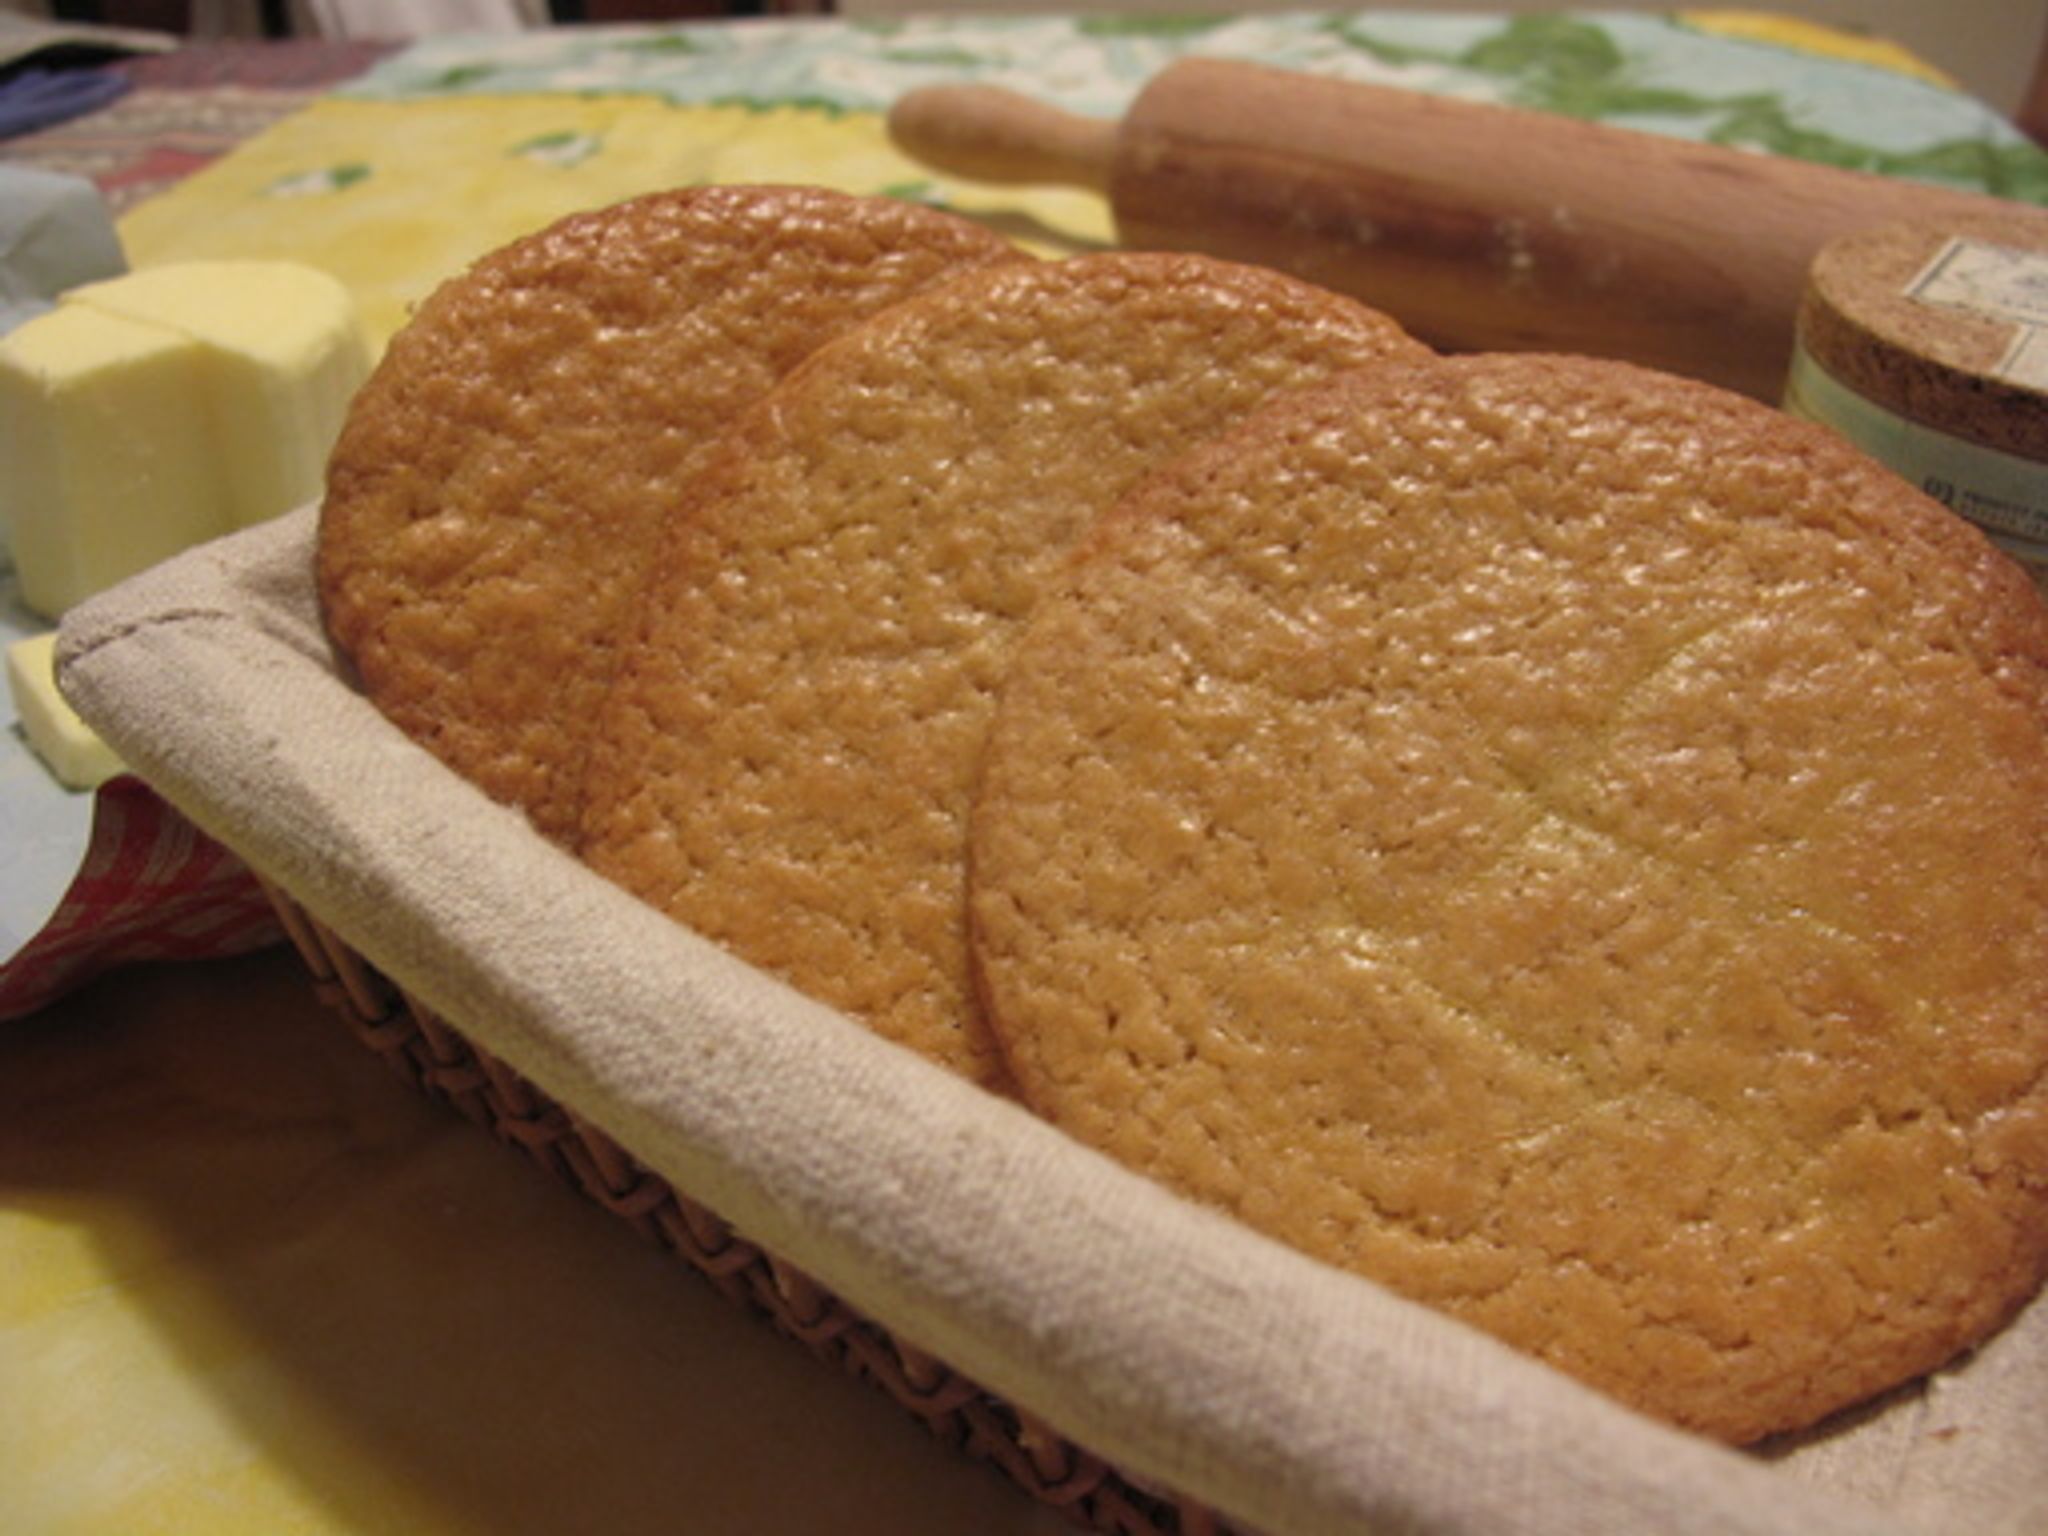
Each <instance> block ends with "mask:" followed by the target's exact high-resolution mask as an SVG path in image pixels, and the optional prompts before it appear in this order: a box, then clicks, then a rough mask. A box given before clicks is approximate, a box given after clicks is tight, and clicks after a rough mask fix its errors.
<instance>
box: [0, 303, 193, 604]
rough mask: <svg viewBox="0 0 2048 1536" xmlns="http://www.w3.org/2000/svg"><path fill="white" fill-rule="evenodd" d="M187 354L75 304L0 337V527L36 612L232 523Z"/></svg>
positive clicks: (182, 347) (182, 346)
mask: <svg viewBox="0 0 2048 1536" xmlns="http://www.w3.org/2000/svg"><path fill="white" fill-rule="evenodd" d="M192 354H193V347H192V344H191V343H190V342H188V341H186V340H185V339H184V338H183V337H180V336H178V335H176V334H175V333H173V332H170V331H166V330H163V329H162V328H160V327H157V326H149V325H140V324H137V323H136V322H134V321H131V320H122V319H118V318H116V317H114V316H112V315H107V314H102V313H101V312H99V311H98V310H92V309H85V308H81V307H77V306H72V305H65V306H61V307H59V308H57V309H54V310H51V311H50V312H49V313H47V314H43V315H39V316H37V317H36V318H35V319H33V320H31V321H29V323H28V324H26V325H24V326H20V327H18V328H17V329H15V330H13V331H11V332H9V333H8V334H7V335H6V336H5V337H0V527H4V529H5V531H6V534H7V540H8V543H9V545H10V546H11V547H12V549H13V553H14V564H15V568H16V570H17V571H18V572H19V574H20V578H21V590H22V599H23V601H25V602H26V603H27V604H28V605H29V607H31V608H33V609H34V610H35V611H36V612H37V613H40V614H42V615H44V616H45V617H46V618H52V619H54V618H56V617H57V616H58V615H59V614H61V613H63V612H64V610H65V609H67V608H69V607H70V606H71V605H72V604H73V603H76V602H78V601H80V600H81V599H84V598H87V597H90V596H91V595H92V594H93V593H95V592H97V591H99V590H101V589H102V588H104V587H108V586H112V585H113V584H114V583H115V582H117V581H120V580H122V579H124V578H125V577H128V576H132V575H134V574H135V573H136V572H137V571H140V570H142V569H144V568H145V567H147V566H150V565H154V564H155V563H156V562H157V561H159V560H162V559H165V558H167V557H169V556H171V555H174V554H176V553H177V552H178V551H179V550H181V549H184V548H186V547H187V546H189V545H192V544H196V543H198V542H199V541H200V540H202V539H209V538H212V537H214V536H215V535H217V534H222V533H226V532H228V531H229V529H230V526H231V525H230V524H229V522H228V518H227V505H226V501H225V498H224V495H223V491H222V479H223V472H222V469H221V467H220V464H219V462H218V458H217V454H216V450H215V448H214V444H213V432H212V427H211V422H210V412H209V410H208V408H207V404H206V400H205V398H204V396H203V394H202V393H201V392H200V391H199V390H198V389H197V388H195V387H194V377H193V375H194V373H195V368H194V363H193V355H192Z"/></svg>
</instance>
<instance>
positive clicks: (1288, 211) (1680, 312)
mask: <svg viewBox="0 0 2048 1536" xmlns="http://www.w3.org/2000/svg"><path fill="white" fill-rule="evenodd" d="M889 128H890V133H891V135H892V137H893V138H894V139H895V141H896V143H897V145H898V146H899V147H900V148H902V149H903V150H904V151H906V152H907V153H909V154H910V155H912V156H914V157H916V158H917V159H919V160H921V161H924V162H925V163H926V164H928V165H931V166H933V167H935V168H937V169H939V170H942V171H945V172H947V173H949V174H954V175H959V176H964V177H967V178H971V179H977V180H986V181H998V182H1008V183H1056V184H1063V185H1075V186H1083V187H1092V188H1095V189H1097V190H1099V191H1101V192H1104V193H1106V194H1107V195H1108V197H1109V200H1110V206H1111V209H1112V211H1113V213H1114V216H1115V219H1116V226H1117V234H1118V238H1119V240H1120V241H1121V242H1122V243H1123V244H1124V245H1125V246H1126V247H1129V248H1132V249H1149V250H1192V251H1204V252H1208V253H1210V254H1212V255H1217V256H1224V257H1230V258H1233V259H1235V260H1239V261H1249V262H1257V263H1259V264H1262V265H1265V266H1269V267H1277V268H1280V269H1282V270H1283V271H1288V272H1293V273H1296V274H1298V275H1299V276H1302V277H1305V278H1308V279H1310V280H1312V281H1314V282H1317V283H1320V284H1322V285H1323V286H1325V287H1328V288H1333V289H1337V290H1339V291H1341V292H1345V293H1350V294H1354V295H1356V296H1357V297H1359V298H1361V299H1363V300H1365V301H1366V302H1367V303H1369V304H1372V305H1374V306H1375V307H1377V308H1379V309H1381V310H1384V311H1385V312H1386V313H1388V314H1390V315H1392V316H1394V317H1395V318H1396V319H1398V320H1400V321H1401V322H1402V323H1403V324H1404V325H1405V326H1407V327H1408V329H1409V330H1410V331H1411V332H1412V333H1413V334H1415V335H1416V336H1418V337H1420V338H1421V339H1423V340H1425V341H1428V342H1431V343H1432V344H1434V345H1436V346H1438V347H1441V348H1444V349H1446V350H1458V351H1486V350H1529V349H1538V350H1550V351H1572V352H1590V353H1595V354H1598V355H1602V356H1608V357H1618V358H1624V359H1627V360H1630V361H1633V362H1639V363H1645V364H1648V365H1650V366H1652V367H1658V368H1665V369H1669V370H1671V371H1672V372H1676V373H1683V374H1689V375H1691V376H1693V377H1695V378H1701V379H1706V380H1709V381H1711V382H1714V383H1718V384H1722V385H1725V386H1727V387H1730V388H1733V389H1739V390H1742V391H1745V392H1747V393H1749V394H1753V395H1756V396H1759V397H1761V398H1764V399H1769V400H1775V399H1777V398H1778V396H1779V395H1780V393H1781V391H1782V389H1783V387H1784V381H1785V372H1786V366H1787V363H1788V361H1789V359H1790V356H1791V351H1792V337H1793V323H1794V318H1795V315H1796V313H1797V310H1798V306H1799V297H1800V292H1801V290H1802V288H1803V287H1804V284H1805V281H1806V272H1807V267H1808V265H1809V264H1810V263H1811V261H1812V259H1813V257H1814V255H1815V254H1816V253H1817V252H1818V251H1819V250H1820V248H1821V246H1823V245H1824V244H1826V243H1827V241H1828V240H1830V239H1831V238H1833V237H1834V236H1836V235H1839V234H1843V233H1846V232H1848V231H1850V230H1853V229H1861V228H1866V227H1869V226H1871V225H1875V224H1884V223H1890V222H1893V221H1895V220H1903V219H1923V220H1924V219H1940V218H1942V217H1944V216H1945V215H1947V214H1949V213H1951V212H1954V211H1958V210H1974V211H1977V212H1982V211H1984V210H1986V209H2003V210H2005V211H2007V212H2008V213H2009V212H2011V211H2012V210H2013V208H2014V206H2015V205H2013V204H2010V203H2006V202H2002V201H2000V200H1998V199H1995V198H1989V197H1982V196H1977V195H1973V194H1970V193H1964V192H1954V191H1948V190H1944V189H1942V188H1938V187H1930V186H1925V185H1921V184H1918V183H1913V182H1907V181H1899V180H1893V179H1890V178H1887V177H1882V176H1872V175H1865V174H1863V173H1860V172H1855V171H1844V170H1837V169H1835V168H1833V167H1830V166H1822V165H1814V164H1809V163H1805V162H1801V161H1795V160H1788V159H1784V158H1780V157H1776V156H1771V155H1762V154H1750V153H1746V152H1743V151H1740V150H1733V149H1724V148H1721V147H1719V146H1715V145H1707V144H1695V143H1689V142H1685V141H1682V140H1677V139H1670V138H1665V137H1661V136H1659V135H1655V134H1648V133H1637V132H1632V131H1630V130H1627V129H1620V128H1612V127H1607V126H1604V125H1600V124H1594V123H1587V122H1581V121H1578V120H1576V119H1572V118H1565V117H1557V116H1552V115H1549V114H1546V113H1538V112H1530V111H1523V110H1519V109H1515V108H1511V107H1497V106H1489V105H1485V104H1478V103H1472V102H1463V101H1453V100H1448V99H1443V98H1435V97H1429V96H1423V95H1418V94H1415V93H1413V92H1409V91H1401V90H1391V89H1387V88H1384V87H1380V86H1371V85H1361V84H1356V83H1353V82H1349V81H1342V80H1335V79H1329V78H1326V77H1321V76H1316V75H1308V74H1300V73H1295V72H1292V71H1286V70H1278V69H1272V68H1268V67H1265V66H1261V65H1254V64H1240V63H1232V62H1227V61H1221V60H1208V59H1187V60H1182V61H1180V62H1178V63H1175V64H1173V65H1171V66H1169V67H1168V68H1167V69H1165V70H1164V71H1163V72H1161V73H1160V74H1159V75H1157V76H1156V77H1154V79H1153V80H1152V81H1151V83H1149V84H1148V85H1147V86H1146V87H1145V88H1144V90H1143V91H1142V92H1141V93H1140V94H1139V96H1138V97H1137V99H1136V101H1135V102H1134V103H1133V104H1132V106H1131V108H1130V111H1129V113H1128V114H1127V115H1126V116H1125V117H1124V119H1123V120H1122V122H1121V123H1117V122H1107V121H1102V120H1098V119H1090V118H1082V117H1075V116H1073V115H1071V114H1068V113H1065V112H1062V111H1059V110H1057V109H1055V108H1052V107H1048V106H1045V105H1042V104H1040V103H1038V102H1035V101H1032V100H1031V99H1029V98H1027V97H1023V96H1019V95H1016V94H1015V93H1013V92H1008V91H1002V90H999V89H996V88H993V87H984V86H935V87H930V88H927V89H923V90H918V91H913V92H911V93H909V94H908V95H906V96H904V97H903V98H902V99H901V100H900V101H899V102H898V103H897V104H896V106H895V109H894V110H893V111H892V112H891V114H890V117H889ZM2044 217H2048V214H2044Z"/></svg>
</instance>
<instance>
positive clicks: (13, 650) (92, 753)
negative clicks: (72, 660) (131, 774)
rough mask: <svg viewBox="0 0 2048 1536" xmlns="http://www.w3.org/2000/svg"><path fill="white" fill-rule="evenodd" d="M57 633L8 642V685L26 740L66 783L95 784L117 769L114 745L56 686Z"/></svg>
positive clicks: (87, 786)
mask: <svg viewBox="0 0 2048 1536" xmlns="http://www.w3.org/2000/svg"><path fill="white" fill-rule="evenodd" d="M56 662H57V636H56V634H55V633H54V632H52V633H50V634H44V635H31V636H30V637H29V638H28V639H26V640H17V641H16V642H15V643H14V644H13V645H11V646H9V647H8V648H7V689H8V692H10V693H11V694H13V695H14V708H15V712H16V713H17V714H19V715H20V716H21V728H22V731H23V732H24V734H26V735H27V737H28V744H29V745H30V746H31V747H33V748H34V749H35V753H36V756H38V757H40V758H41V759H42V760H43V761H44V763H46V764H47V765H48V766H49V769H50V772H51V773H53V774H55V775H56V777H57V782H58V783H60V784H62V785H64V786H65V787H66V788H67V789H96V788H98V787H99V786H100V785H101V784H104V783H105V782H106V781H107V780H108V779H111V778H112V777H113V776H114V775H115V774H117V773H120V772H121V771H122V765H121V759H120V758H118V757H116V756H115V755H114V749H113V748H112V747H110V746H108V745H107V744H106V743H105V742H104V741H101V740H100V738H99V737H98V736H97V735H96V734H94V732H93V728H92V727H91V726H89V725H87V724H86V723H85V722H84V721H83V720H81V719H79V718H78V714H77V712H76V711H75V710H73V709H72V707H71V706H70V705H69V704H67V703H65V702H64V696H63V695H62V694H60V693H59V692H57V666H56Z"/></svg>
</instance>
